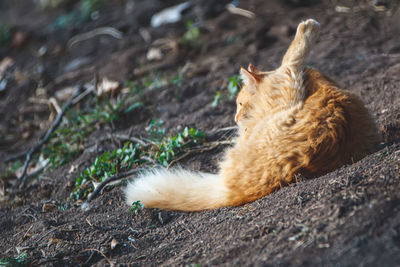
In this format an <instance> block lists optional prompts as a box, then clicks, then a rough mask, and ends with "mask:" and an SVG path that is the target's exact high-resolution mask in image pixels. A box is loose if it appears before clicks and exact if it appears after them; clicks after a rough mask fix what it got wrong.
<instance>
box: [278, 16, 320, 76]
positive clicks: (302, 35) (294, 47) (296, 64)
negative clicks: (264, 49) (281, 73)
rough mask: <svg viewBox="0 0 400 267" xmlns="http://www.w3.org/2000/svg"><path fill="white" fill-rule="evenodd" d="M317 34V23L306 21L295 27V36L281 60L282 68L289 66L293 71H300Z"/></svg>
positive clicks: (311, 20)
mask: <svg viewBox="0 0 400 267" xmlns="http://www.w3.org/2000/svg"><path fill="white" fill-rule="evenodd" d="M318 32H319V23H318V22H317V21H316V20H313V19H308V20H306V21H303V22H301V23H300V24H299V26H297V32H296V36H295V37H294V40H293V41H292V43H291V44H290V46H289V48H288V50H287V51H286V54H285V56H284V57H283V60H282V66H290V67H292V68H294V70H297V71H302V70H303V69H304V67H305V61H306V59H307V56H308V54H309V52H310V48H311V46H312V44H313V43H314V40H315V37H316V36H317V35H318Z"/></svg>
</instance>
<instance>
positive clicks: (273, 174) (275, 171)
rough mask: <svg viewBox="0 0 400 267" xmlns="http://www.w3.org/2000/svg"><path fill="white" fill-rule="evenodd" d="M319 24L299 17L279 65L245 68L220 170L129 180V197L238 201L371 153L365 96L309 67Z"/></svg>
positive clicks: (193, 202)
mask: <svg viewBox="0 0 400 267" xmlns="http://www.w3.org/2000/svg"><path fill="white" fill-rule="evenodd" d="M318 29H319V23H318V22H316V21H315V20H312V19H309V20H307V21H305V22H302V23H300V24H299V26H298V28H297V32H296V36H295V38H294V40H293V42H292V43H291V45H290V47H289V49H288V50H287V52H286V54H285V56H284V57H283V60H282V65H281V66H280V67H279V68H278V69H276V70H274V71H260V70H258V69H256V68H255V67H254V66H253V65H251V64H250V66H249V68H248V70H245V69H243V68H242V69H241V70H240V73H241V76H242V80H243V89H242V90H241V91H240V93H239V95H238V97H237V113H236V116H235V121H236V122H237V123H238V125H239V136H238V137H237V139H236V142H235V145H234V146H233V147H231V148H229V149H228V151H227V153H226V155H225V159H224V160H223V161H222V162H221V163H220V171H219V173H218V174H206V173H196V172H190V171H185V170H182V169H176V170H173V171H169V170H163V169H158V170H154V171H150V172H148V173H144V174H142V175H141V176H140V177H138V178H136V179H135V180H134V181H133V182H131V183H129V184H128V186H127V188H126V191H125V193H126V200H127V203H128V204H131V203H132V202H134V201H137V200H140V201H141V203H142V204H143V205H144V206H145V207H151V208H161V209H168V210H183V211H199V210H206V209H214V208H218V207H223V206H237V205H241V204H244V203H247V202H250V201H254V200H256V199H259V198H261V197H263V196H265V195H267V194H269V193H272V192H273V191H275V190H277V189H279V188H280V187H281V186H284V185H286V184H289V183H292V182H294V181H295V180H296V175H297V174H301V175H303V176H304V177H314V176H317V175H322V174H325V173H327V172H330V171H332V170H334V169H336V168H338V167H340V166H342V165H343V164H351V163H353V162H354V161H357V160H359V159H361V158H362V157H364V156H365V155H367V154H368V153H371V152H373V151H374V150H375V149H376V147H377V146H378V144H379V142H380V137H379V134H378V130H377V127H376V126H375V123H374V121H373V119H372V117H371V116H370V115H369V113H368V111H367V110H366V108H365V107H364V105H363V103H362V101H361V100H360V99H359V98H358V97H357V96H355V95H354V94H352V93H350V92H346V91H342V90H341V89H339V88H338V86H337V85H336V84H335V83H334V82H333V81H331V80H330V79H328V78H327V77H325V76H324V75H323V74H321V73H320V72H319V71H317V70H314V69H311V68H307V67H305V60H306V58H307V55H308V54H309V51H310V48H311V46H312V44H313V40H314V39H315V36H316V35H317V33H318Z"/></svg>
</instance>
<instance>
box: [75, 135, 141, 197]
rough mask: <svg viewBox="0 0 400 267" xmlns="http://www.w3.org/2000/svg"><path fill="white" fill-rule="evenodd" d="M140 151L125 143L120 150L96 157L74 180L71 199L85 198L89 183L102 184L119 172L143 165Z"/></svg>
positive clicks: (89, 188) (136, 145)
mask: <svg viewBox="0 0 400 267" xmlns="http://www.w3.org/2000/svg"><path fill="white" fill-rule="evenodd" d="M142 153H143V152H142V150H141V147H140V145H139V144H135V145H133V144H132V143H130V142H126V143H125V145H124V146H123V147H122V148H118V149H116V150H113V151H107V152H105V153H103V154H101V155H99V156H97V157H96V159H95V161H94V163H93V164H92V165H91V166H89V167H88V168H86V169H85V170H84V171H83V173H80V174H79V176H78V177H77V178H76V180H75V190H74V191H73V192H72V194H71V196H70V197H71V198H73V199H83V198H86V197H87V195H88V193H90V192H91V191H92V189H93V188H92V187H90V184H91V181H96V182H102V181H103V180H104V179H107V178H108V177H110V176H113V175H115V174H117V173H119V172H120V171H125V170H127V169H129V168H131V167H132V166H133V165H140V164H142V163H143V160H142V159H141V157H140V156H141V155H142Z"/></svg>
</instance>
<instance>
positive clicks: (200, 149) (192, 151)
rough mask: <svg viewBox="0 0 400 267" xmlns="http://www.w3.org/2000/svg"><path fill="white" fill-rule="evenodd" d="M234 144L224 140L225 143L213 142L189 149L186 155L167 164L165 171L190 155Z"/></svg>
mask: <svg viewBox="0 0 400 267" xmlns="http://www.w3.org/2000/svg"><path fill="white" fill-rule="evenodd" d="M233 143H234V142H233V141H231V140H225V141H215V142H210V143H205V146H202V147H196V148H192V149H189V150H188V151H187V152H186V153H184V154H183V155H182V156H180V157H178V158H176V159H174V160H172V161H171V162H170V163H169V164H168V167H167V169H169V168H171V167H172V165H175V164H176V163H178V162H179V161H181V160H183V159H184V158H186V157H188V156H190V155H192V154H197V153H203V152H206V151H210V150H213V149H215V148H217V147H219V146H221V145H232V144H233Z"/></svg>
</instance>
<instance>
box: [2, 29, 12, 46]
mask: <svg viewBox="0 0 400 267" xmlns="http://www.w3.org/2000/svg"><path fill="white" fill-rule="evenodd" d="M10 41H11V29H10V27H9V26H8V25H6V24H1V23H0V46H3V45H6V44H8V43H9V42H10Z"/></svg>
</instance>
